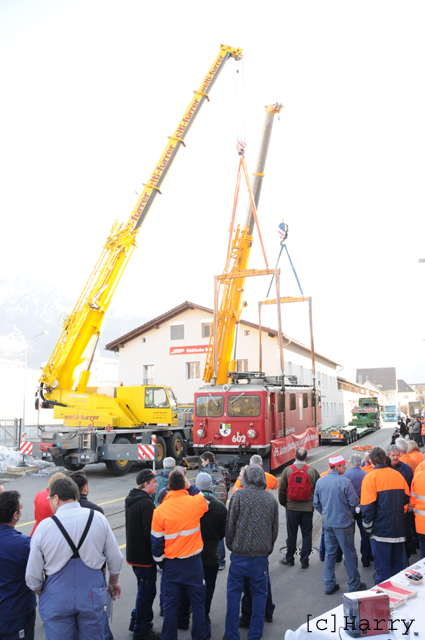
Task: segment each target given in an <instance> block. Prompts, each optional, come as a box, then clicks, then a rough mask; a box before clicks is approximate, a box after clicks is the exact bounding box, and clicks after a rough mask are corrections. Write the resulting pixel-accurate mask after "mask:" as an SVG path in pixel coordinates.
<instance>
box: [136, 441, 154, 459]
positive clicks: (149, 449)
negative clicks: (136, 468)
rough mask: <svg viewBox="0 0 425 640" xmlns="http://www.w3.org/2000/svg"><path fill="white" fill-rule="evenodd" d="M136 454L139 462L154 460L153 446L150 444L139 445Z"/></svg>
mask: <svg viewBox="0 0 425 640" xmlns="http://www.w3.org/2000/svg"><path fill="white" fill-rule="evenodd" d="M138 453H139V458H140V459H141V460H155V446H154V445H152V444H139V452H138Z"/></svg>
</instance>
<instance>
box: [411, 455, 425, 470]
mask: <svg viewBox="0 0 425 640" xmlns="http://www.w3.org/2000/svg"><path fill="white" fill-rule="evenodd" d="M409 456H411V457H412V458H413V459H414V460H415V461H416V464H418V465H419V464H421V462H423V461H424V454H423V453H421V452H420V451H416V449H414V450H413V451H411V452H410V453H409ZM417 468H418V467H416V469H417ZM416 469H415V472H416Z"/></svg>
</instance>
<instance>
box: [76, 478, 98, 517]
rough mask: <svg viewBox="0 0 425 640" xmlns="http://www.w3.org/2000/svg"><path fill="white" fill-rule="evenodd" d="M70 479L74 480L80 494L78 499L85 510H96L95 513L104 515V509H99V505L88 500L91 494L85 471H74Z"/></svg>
mask: <svg viewBox="0 0 425 640" xmlns="http://www.w3.org/2000/svg"><path fill="white" fill-rule="evenodd" d="M69 477H70V478H71V479H72V480H74V482H75V484H76V485H77V487H78V491H79V492H80V497H79V499H78V502H79V503H80V505H81V506H82V507H84V508H85V509H94V510H95V511H99V513H103V509H102V507H99V505H98V504H95V503H94V502H91V501H90V500H89V499H88V498H87V496H88V494H89V481H88V478H87V476H86V474H85V473H84V471H73V472H72V473H70V474H69Z"/></svg>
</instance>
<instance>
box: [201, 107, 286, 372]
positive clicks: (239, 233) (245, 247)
mask: <svg viewBox="0 0 425 640" xmlns="http://www.w3.org/2000/svg"><path fill="white" fill-rule="evenodd" d="M281 109H282V105H281V104H280V103H276V104H273V105H270V106H268V107H266V117H265V121H264V127H263V133H262V136H261V143H260V149H259V152H258V158H257V166H256V171H255V173H254V179H253V181H252V194H253V199H254V205H255V209H257V207H258V203H259V201H260V195H261V187H262V184H263V179H264V168H265V166H266V159H267V153H268V150H269V145H270V137H271V133H272V128H273V121H274V116H275V115H276V113H280V111H281ZM237 189H238V186H237ZM254 223H255V212H254V209H253V207H252V203H251V200H250V202H249V205H248V209H247V214H246V221H245V226H244V228H243V229H242V230H241V229H240V228H239V226H238V227H237V229H236V231H235V236H234V239H233V241H232V242H231V244H230V247H229V250H228V256H227V263H226V268H225V274H227V275H228V274H231V273H236V272H239V271H242V270H244V269H247V268H248V262H249V256H250V253H251V246H252V243H253V231H254ZM231 227H233V225H231ZM244 287H245V278H232V279H226V280H223V284H222V294H221V302H220V310H219V313H218V321H217V330H216V333H217V344H216V349H217V371H216V372H215V371H214V355H213V351H214V332H213V331H212V332H211V336H210V342H209V348H208V354H207V358H206V362H205V369H204V377H203V379H204V380H205V382H211V381H212V380H213V381H214V383H215V384H225V383H226V382H227V378H228V372H229V371H234V368H235V361H234V360H232V350H233V345H234V343H235V329H236V324H237V323H238V322H239V320H240V317H241V313H242V309H243V294H244Z"/></svg>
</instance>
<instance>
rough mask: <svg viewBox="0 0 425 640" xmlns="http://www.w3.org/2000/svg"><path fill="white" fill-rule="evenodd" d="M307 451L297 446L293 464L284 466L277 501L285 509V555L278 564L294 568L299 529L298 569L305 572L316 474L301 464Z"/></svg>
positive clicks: (310, 468)
mask: <svg viewBox="0 0 425 640" xmlns="http://www.w3.org/2000/svg"><path fill="white" fill-rule="evenodd" d="M306 460H307V450H306V449H304V447H298V449H297V450H296V452H295V463H294V464H291V465H290V466H289V467H286V469H285V470H284V472H283V473H282V475H281V478H280V484H279V494H278V498H279V502H280V504H281V505H282V506H283V507H285V508H286V532H287V536H288V537H287V539H286V556H285V557H284V558H282V559H281V560H279V562H280V564H285V565H289V566H291V567H293V566H294V553H295V549H296V546H297V534H298V527H300V529H301V535H302V540H303V542H302V547H301V568H302V569H307V568H308V566H309V562H308V558H309V555H310V553H311V544H312V531H313V512H314V509H313V497H314V488H315V486H316V482H317V480H318V479H319V473H318V471H316V469H314V468H313V467H309V466H308V464H306V463H305V461H306Z"/></svg>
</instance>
